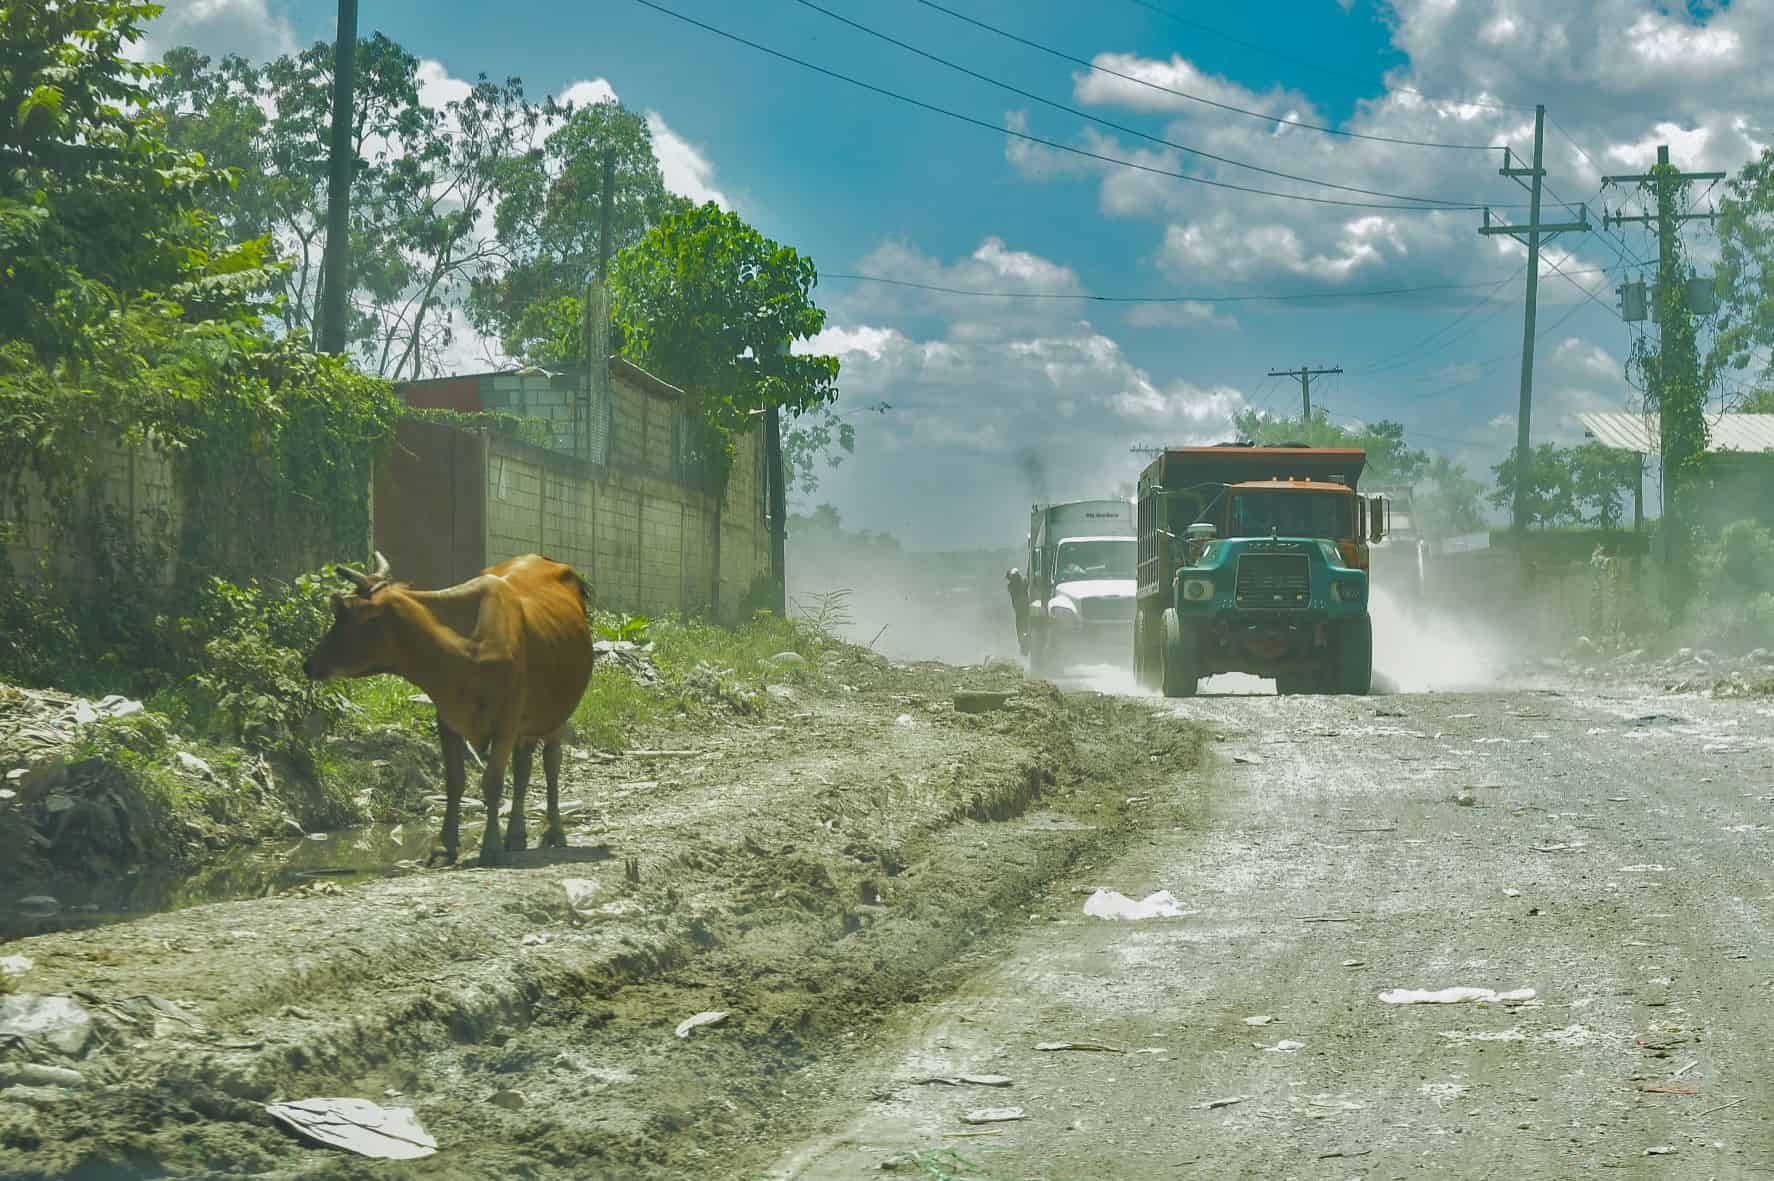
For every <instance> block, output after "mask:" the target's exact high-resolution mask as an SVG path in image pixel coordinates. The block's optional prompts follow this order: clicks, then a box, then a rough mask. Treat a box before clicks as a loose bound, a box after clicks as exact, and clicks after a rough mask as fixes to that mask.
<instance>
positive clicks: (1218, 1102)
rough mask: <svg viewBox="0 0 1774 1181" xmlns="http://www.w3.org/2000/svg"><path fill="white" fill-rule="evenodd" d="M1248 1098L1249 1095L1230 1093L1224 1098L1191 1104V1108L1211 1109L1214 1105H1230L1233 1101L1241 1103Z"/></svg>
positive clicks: (1197, 1109)
mask: <svg viewBox="0 0 1774 1181" xmlns="http://www.w3.org/2000/svg"><path fill="white" fill-rule="evenodd" d="M1249 1098H1250V1096H1249V1095H1231V1096H1228V1097H1227V1098H1225V1099H1209V1100H1208V1101H1207V1102H1206V1103H1196V1104H1192V1105H1191V1109H1192V1110H1194V1111H1212V1110H1213V1109H1214V1108H1216V1107H1231V1106H1232V1105H1233V1104H1235V1103H1243V1102H1244V1101H1245V1100H1247V1099H1249Z"/></svg>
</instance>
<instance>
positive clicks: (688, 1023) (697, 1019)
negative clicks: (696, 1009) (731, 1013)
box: [678, 1010, 727, 1038]
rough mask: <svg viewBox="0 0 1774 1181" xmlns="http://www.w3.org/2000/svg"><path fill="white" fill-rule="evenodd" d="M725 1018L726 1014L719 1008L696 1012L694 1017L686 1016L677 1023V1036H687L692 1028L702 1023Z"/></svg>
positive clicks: (711, 1023) (705, 1023)
mask: <svg viewBox="0 0 1774 1181" xmlns="http://www.w3.org/2000/svg"><path fill="white" fill-rule="evenodd" d="M726 1019H727V1014H726V1013H724V1012H721V1011H719V1010H712V1011H710V1012H707V1013H698V1014H696V1016H694V1017H686V1018H685V1019H684V1020H683V1021H681V1022H679V1023H678V1036H679V1037H680V1038H687V1037H689V1036H690V1031H691V1030H692V1029H696V1028H697V1027H699V1026H703V1025H713V1024H715V1023H716V1022H718V1021H725V1020H726Z"/></svg>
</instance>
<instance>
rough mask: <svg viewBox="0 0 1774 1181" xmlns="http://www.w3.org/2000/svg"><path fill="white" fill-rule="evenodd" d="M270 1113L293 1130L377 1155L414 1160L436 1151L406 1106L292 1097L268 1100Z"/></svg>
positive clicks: (266, 1107)
mask: <svg viewBox="0 0 1774 1181" xmlns="http://www.w3.org/2000/svg"><path fill="white" fill-rule="evenodd" d="M265 1110H266V1111H267V1112H269V1113H270V1115H271V1118H272V1119H274V1120H277V1121H278V1122H279V1123H282V1124H284V1125H285V1126H287V1127H289V1128H290V1129H291V1130H293V1131H294V1132H296V1133H297V1134H298V1135H302V1136H306V1137H308V1138H309V1139H310V1140H317V1141H319V1142H320V1143H322V1144H330V1145H332V1146H333V1147H334V1148H343V1149H345V1150H347V1151H348V1152H355V1153H357V1154H358V1155H359V1156H368V1157H374V1158H375V1159H377V1160H417V1159H419V1158H420V1157H422V1156H430V1155H431V1154H432V1153H434V1152H436V1151H437V1141H436V1140H434V1139H433V1138H432V1137H431V1136H429V1135H427V1134H426V1132H425V1129H423V1128H421V1127H420V1126H419V1122H418V1120H416V1119H415V1118H414V1117H413V1109H412V1108H410V1107H382V1106H381V1105H379V1104H376V1103H371V1102H370V1101H369V1100H368V1099H297V1100H293V1101H291V1102H288V1103H268V1104H266V1105H265Z"/></svg>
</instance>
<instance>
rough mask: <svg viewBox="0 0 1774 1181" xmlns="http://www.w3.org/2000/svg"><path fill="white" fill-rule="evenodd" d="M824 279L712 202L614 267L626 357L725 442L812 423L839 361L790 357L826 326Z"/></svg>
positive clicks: (670, 224) (616, 315)
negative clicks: (802, 419)
mask: <svg viewBox="0 0 1774 1181" xmlns="http://www.w3.org/2000/svg"><path fill="white" fill-rule="evenodd" d="M817 282H818V272H817V271H816V270H815V268H814V266H813V260H812V259H809V258H804V257H802V256H801V255H800V254H799V253H797V252H796V251H795V250H794V248H793V247H790V246H783V245H781V244H780V243H777V242H772V241H770V240H769V239H768V238H765V237H764V236H763V235H762V234H760V233H758V232H757V230H755V229H753V228H752V227H751V226H749V225H747V224H746V223H745V222H744V221H743V220H741V219H740V217H739V216H738V215H737V214H735V213H730V212H726V211H724V210H722V209H721V208H719V207H718V206H716V205H715V204H714V203H713V202H710V203H709V204H706V205H703V206H700V207H697V208H692V209H688V210H686V211H684V212H682V213H678V214H674V215H672V216H670V217H668V218H666V219H665V220H664V221H663V222H661V223H660V224H659V225H657V226H655V227H654V228H653V229H652V230H650V231H648V233H647V234H646V236H645V237H644V238H642V239H641V240H640V241H639V242H637V243H636V244H635V245H634V246H632V247H630V248H629V249H627V250H625V251H623V252H622V253H621V254H620V255H618V256H617V257H616V259H615V260H614V261H613V262H612V263H611V266H610V289H611V312H612V317H613V319H614V321H615V324H616V327H617V328H618V330H619V331H620V332H621V333H622V336H623V351H624V353H625V354H626V355H627V356H628V357H629V358H630V359H631V360H633V361H634V362H635V363H636V364H639V365H641V366H643V367H645V368H647V369H649V370H651V371H652V372H654V373H657V374H659V375H660V376H661V377H664V378H665V379H666V380H668V381H671V382H673V383H674V384H676V385H678V386H680V387H682V388H683V389H685V390H688V391H690V393H691V394H692V396H693V397H695V398H696V399H697V406H698V409H699V412H700V417H701V418H702V419H703V421H704V422H705V423H706V424H707V426H708V427H709V428H710V429H711V430H712V431H713V432H714V433H715V435H716V437H717V438H719V439H721V440H723V445H722V447H721V450H722V452H723V453H724V452H725V451H726V450H727V446H726V444H725V442H724V440H725V439H726V438H727V437H730V436H731V435H732V434H733V433H734V432H737V431H741V430H744V429H745V428H746V427H747V426H749V425H750V424H751V422H752V420H753V415H754V414H756V413H758V412H761V411H763V410H765V409H766V408H768V407H771V406H774V407H777V408H778V409H780V410H782V411H783V412H785V413H787V414H789V415H796V416H800V415H808V414H813V413H816V412H818V411H820V410H821V409H822V408H824V407H826V406H829V405H830V404H831V403H832V402H833V401H834V400H836V398H837V396H838V385H837V382H838V359H837V358H836V357H829V356H816V355H809V354H805V353H792V352H790V351H789V346H790V345H791V343H792V342H794V341H796V340H806V339H808V338H809V337H812V336H814V335H815V334H817V333H818V332H819V330H820V329H821V328H823V327H824V326H825V312H824V311H823V310H821V309H820V307H819V306H818V305H817V304H815V303H814V302H813V295H812V293H813V287H814V285H815V284H816V283H817Z"/></svg>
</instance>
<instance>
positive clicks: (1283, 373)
mask: <svg viewBox="0 0 1774 1181" xmlns="http://www.w3.org/2000/svg"><path fill="white" fill-rule="evenodd" d="M1342 371H1343V367H1342V366H1341V365H1339V366H1337V367H1336V368H1334V369H1308V368H1306V367H1305V366H1304V365H1302V366H1300V367H1299V368H1298V369H1271V370H1269V376H1270V377H1297V378H1299V379H1300V421H1301V422H1311V421H1312V379H1313V378H1314V377H1323V376H1324V375H1325V374H1327V373H1341V372H1342Z"/></svg>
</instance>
